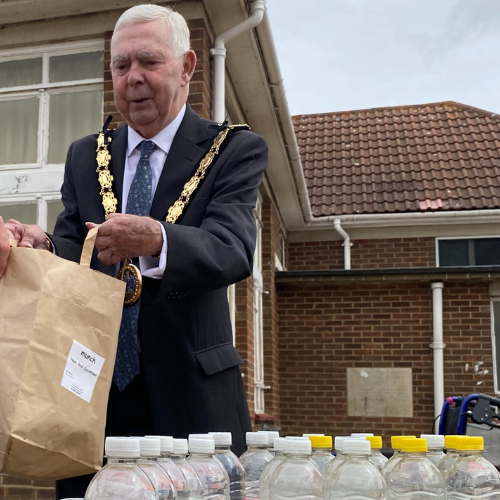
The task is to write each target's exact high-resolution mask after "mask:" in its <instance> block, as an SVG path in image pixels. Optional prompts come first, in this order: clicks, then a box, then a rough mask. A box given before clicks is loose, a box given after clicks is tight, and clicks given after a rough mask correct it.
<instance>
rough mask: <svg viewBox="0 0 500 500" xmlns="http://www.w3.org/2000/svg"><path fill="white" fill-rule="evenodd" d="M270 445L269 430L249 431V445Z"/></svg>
mask: <svg viewBox="0 0 500 500" xmlns="http://www.w3.org/2000/svg"><path fill="white" fill-rule="evenodd" d="M250 444H251V445H254V446H269V436H268V435H267V432H247V445H250Z"/></svg>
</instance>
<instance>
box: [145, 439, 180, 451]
mask: <svg viewBox="0 0 500 500" xmlns="http://www.w3.org/2000/svg"><path fill="white" fill-rule="evenodd" d="M146 437H147V438H159V440H160V453H172V452H173V451H174V438H173V437H172V436H146Z"/></svg>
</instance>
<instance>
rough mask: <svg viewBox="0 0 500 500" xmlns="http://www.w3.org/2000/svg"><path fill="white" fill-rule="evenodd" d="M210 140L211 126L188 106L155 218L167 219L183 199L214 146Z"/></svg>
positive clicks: (153, 213)
mask: <svg viewBox="0 0 500 500" xmlns="http://www.w3.org/2000/svg"><path fill="white" fill-rule="evenodd" d="M210 139H211V137H210V136H209V134H208V132H207V126H206V125H205V124H204V123H203V121H202V120H201V118H200V117H199V116H198V115H197V114H196V113H195V112H194V111H193V110H192V109H191V108H190V107H189V105H188V106H187V107H186V114H185V115H184V118H183V120H182V123H181V125H180V127H179V130H178V131H177V133H176V134H175V138H174V141H173V142H172V146H171V148H170V151H169V153H168V155H167V159H166V161H165V165H164V166H163V171H162V173H161V176H160V179H159V181H158V187H157V188H156V193H155V196H154V199H153V204H152V206H151V217H153V218H154V219H158V220H162V219H165V217H166V215H167V212H168V209H169V208H170V207H171V206H172V205H173V204H174V203H175V201H176V200H177V199H178V198H179V196H180V194H181V192H182V188H183V187H184V184H185V183H186V182H187V181H188V180H189V179H190V178H191V177H192V175H193V174H194V172H195V171H196V168H197V166H198V164H199V162H200V161H201V159H202V158H203V156H204V155H205V154H206V152H207V151H208V149H209V148H210V145H211V141H210ZM122 182H123V179H122ZM117 186H118V184H117Z"/></svg>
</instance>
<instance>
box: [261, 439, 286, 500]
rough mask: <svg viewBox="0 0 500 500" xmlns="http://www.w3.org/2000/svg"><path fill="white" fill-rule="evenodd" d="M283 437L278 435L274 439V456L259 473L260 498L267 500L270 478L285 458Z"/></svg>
mask: <svg viewBox="0 0 500 500" xmlns="http://www.w3.org/2000/svg"><path fill="white" fill-rule="evenodd" d="M285 441H286V439H285V438H282V437H278V438H275V440H274V458H273V459H272V460H271V461H270V462H268V463H267V465H266V466H265V467H264V470H263V471H262V474H261V475H260V480H259V494H260V500H269V496H270V491H269V486H270V485H271V479H272V477H273V474H274V471H275V470H276V469H277V468H278V467H279V466H280V465H281V464H282V462H283V461H284V460H285Z"/></svg>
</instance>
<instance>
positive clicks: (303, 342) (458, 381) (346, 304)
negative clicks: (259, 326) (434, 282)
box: [278, 283, 493, 446]
mask: <svg viewBox="0 0 500 500" xmlns="http://www.w3.org/2000/svg"><path fill="white" fill-rule="evenodd" d="M278 290H279V293H278V306H279V375H280V400H281V420H280V421H281V424H282V427H283V433H284V434H285V435H286V434H291V435H293V434H301V433H303V432H310V433H315V432H324V433H325V434H329V435H333V436H335V435H344V434H348V433H350V432H352V431H354V430H358V431H372V432H374V433H376V434H381V435H382V436H384V444H385V445H386V446H388V445H389V439H388V438H389V436H390V435H391V434H396V433H407V434H409V433H421V432H430V430H431V426H432V421H433V369H432V352H431V349H430V347H429V344H430V343H431V342H432V294H431V289H430V284H429V283H406V284H391V285H387V284H380V285H377V284H359V285H345V286H341V285H336V286H333V285H328V284H325V285H321V284H318V285H314V286H305V285H299V284H297V285H295V284H287V285H284V284H283V285H279V288H278ZM443 302H444V305H443V307H444V335H445V339H444V341H445V343H446V350H445V373H446V376H445V393H446V394H447V395H455V394H468V393H471V392H475V391H477V386H476V385H475V384H476V382H477V381H478V380H477V379H478V376H477V375H473V374H471V373H466V372H465V370H464V366H465V364H466V363H469V364H474V363H475V362H477V361H478V360H481V361H483V362H484V363H485V364H484V365H483V367H484V368H486V369H488V370H489V375H487V376H483V377H481V381H482V382H483V383H482V385H481V391H484V392H489V393H492V392H493V379H492V366H491V362H492V357H491V352H492V351H491V349H492V348H491V338H490V319H489V290H488V285H487V284H480V283H477V284H468V283H467V284H447V283H445V287H444V290H443ZM478 312H479V314H478ZM471 334H473V336H472V337H471ZM408 366H411V367H412V368H413V402H414V416H413V418H397V417H393V418H390V417H383V418H382V417H347V392H346V369H347V368H348V367H358V368H359V367H368V368H373V367H408Z"/></svg>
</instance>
